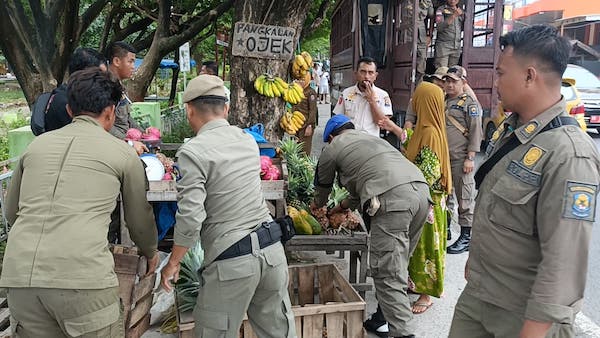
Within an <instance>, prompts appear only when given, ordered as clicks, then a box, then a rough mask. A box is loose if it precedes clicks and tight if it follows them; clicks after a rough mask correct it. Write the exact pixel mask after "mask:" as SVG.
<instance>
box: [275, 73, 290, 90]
mask: <svg viewBox="0 0 600 338" xmlns="http://www.w3.org/2000/svg"><path fill="white" fill-rule="evenodd" d="M275 83H277V87H278V89H279V91H280V92H281V93H283V90H284V89H287V88H288V84H287V82H285V81H283V79H282V78H280V77H275Z"/></svg>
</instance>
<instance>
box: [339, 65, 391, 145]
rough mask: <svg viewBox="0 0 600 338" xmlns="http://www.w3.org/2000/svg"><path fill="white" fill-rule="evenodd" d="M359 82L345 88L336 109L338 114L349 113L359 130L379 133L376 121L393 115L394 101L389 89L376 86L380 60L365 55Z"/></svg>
mask: <svg viewBox="0 0 600 338" xmlns="http://www.w3.org/2000/svg"><path fill="white" fill-rule="evenodd" d="M354 75H355V77H356V85H354V86H352V87H348V88H346V89H345V90H344V91H343V92H342V95H341V96H340V98H339V99H338V102H337V105H336V106H335V108H334V109H333V113H334V114H336V115H339V114H344V115H346V116H348V117H349V118H350V119H351V120H352V123H353V124H354V127H355V129H356V130H360V131H363V132H366V133H367V134H370V135H373V136H377V137H378V136H379V126H378V125H377V122H378V121H379V120H381V119H383V118H384V117H386V116H391V115H392V101H391V100H390V96H389V95H388V93H387V92H386V91H385V90H383V89H380V88H378V87H376V86H375V84H374V83H375V80H376V79H377V63H376V62H375V60H374V59H373V58H370V57H363V58H361V59H359V60H358V63H357V64H356V72H355V73H354Z"/></svg>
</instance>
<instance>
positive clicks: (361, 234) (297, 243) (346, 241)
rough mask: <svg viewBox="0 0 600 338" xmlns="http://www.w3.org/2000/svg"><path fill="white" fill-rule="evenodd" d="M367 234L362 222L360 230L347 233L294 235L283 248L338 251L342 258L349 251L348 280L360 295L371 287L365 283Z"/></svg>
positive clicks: (289, 250) (362, 295) (367, 248)
mask: <svg viewBox="0 0 600 338" xmlns="http://www.w3.org/2000/svg"><path fill="white" fill-rule="evenodd" d="M368 241H369V236H368V232H367V229H366V227H365V225H364V223H363V222H361V223H360V230H359V231H353V232H352V233H351V234H349V235H296V236H294V237H292V239H290V240H289V241H288V242H287V243H285V250H286V251H288V252H291V251H325V252H330V253H331V252H333V251H339V252H340V254H341V256H340V257H342V258H343V254H344V252H346V251H348V252H349V253H350V258H349V269H348V281H349V282H350V284H351V285H352V286H353V287H354V289H355V290H356V291H358V292H359V294H360V295H361V297H364V296H365V292H366V291H370V290H371V289H372V285H371V284H370V283H367V266H368V262H367V253H368V251H369V242H368Z"/></svg>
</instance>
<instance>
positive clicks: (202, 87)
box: [183, 74, 227, 103]
mask: <svg viewBox="0 0 600 338" xmlns="http://www.w3.org/2000/svg"><path fill="white" fill-rule="evenodd" d="M197 98H207V99H220V98H222V99H223V101H225V100H227V95H226V94H225V88H224V87H223V80H221V79H220V78H219V77H218V76H214V75H208V74H202V75H198V76H196V77H195V78H193V79H192V81H190V83H189V84H188V86H187V88H186V89H185V91H184V92H183V102H184V103H187V102H190V101H192V100H195V99H197Z"/></svg>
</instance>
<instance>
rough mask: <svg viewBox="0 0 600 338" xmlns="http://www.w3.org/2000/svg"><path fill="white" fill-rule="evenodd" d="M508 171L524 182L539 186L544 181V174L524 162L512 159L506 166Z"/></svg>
mask: <svg viewBox="0 0 600 338" xmlns="http://www.w3.org/2000/svg"><path fill="white" fill-rule="evenodd" d="M506 172H507V173H508V174H509V175H511V176H513V177H514V178H516V179H518V180H519V181H521V182H523V183H527V184H529V185H532V186H534V187H539V186H540V184H541V183H542V175H541V174H539V173H536V172H534V171H532V170H531V169H529V168H527V167H525V166H524V165H523V164H521V163H519V162H517V161H514V160H513V161H512V162H510V164H509V165H508V167H507V168H506Z"/></svg>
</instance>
